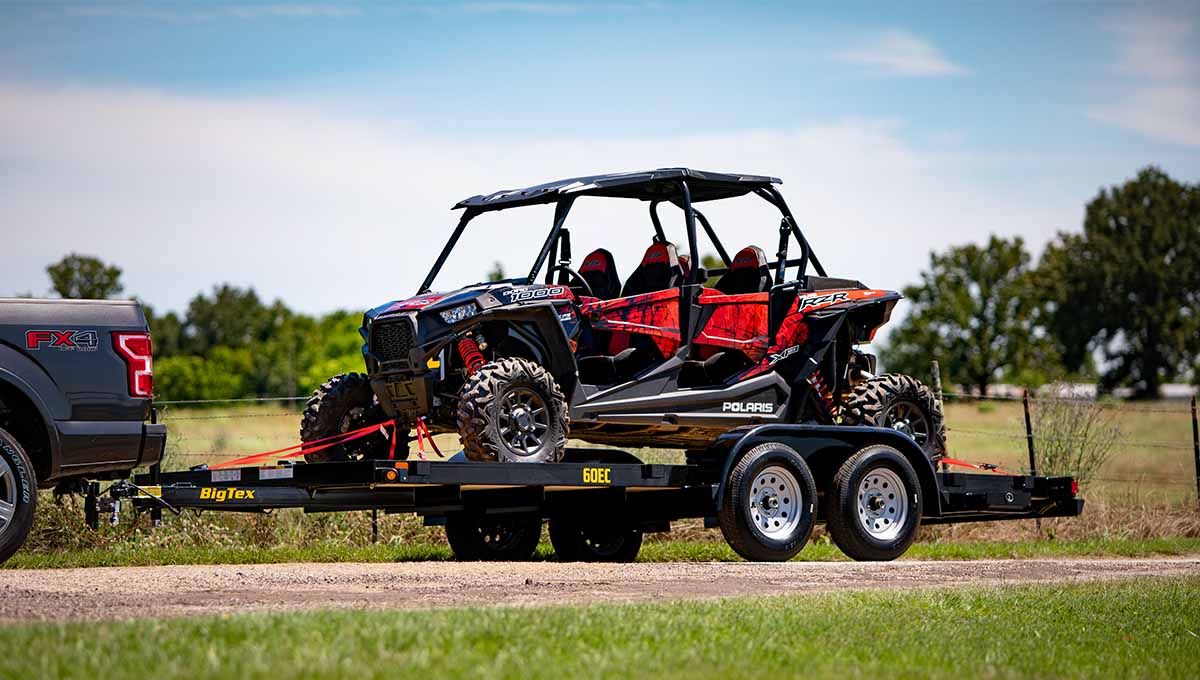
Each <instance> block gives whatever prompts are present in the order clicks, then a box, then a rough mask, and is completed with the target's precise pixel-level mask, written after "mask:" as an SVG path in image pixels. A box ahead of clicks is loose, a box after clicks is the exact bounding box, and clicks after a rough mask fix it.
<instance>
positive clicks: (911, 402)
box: [842, 373, 946, 463]
mask: <svg viewBox="0 0 1200 680" xmlns="http://www.w3.org/2000/svg"><path fill="white" fill-rule="evenodd" d="M842 424H843V425H867V426H871V427H886V428H890V429H894V430H898V431H900V432H903V433H904V434H906V435H908V436H910V437H912V439H913V441H915V442H917V444H918V445H919V446H920V447H921V449H922V450H923V451H925V455H927V456H929V459H930V460H932V461H933V462H935V463H936V462H937V461H938V459H939V458H941V457H942V456H943V455H945V453H946V418H945V416H944V415H943V414H942V406H941V404H939V403H938V400H937V397H936V396H935V395H934V393H933V390H931V389H929V387H928V386H926V385H924V384H922V383H921V381H919V380H917V379H916V378H914V377H912V376H909V375H904V374H901V373H885V374H884V375H880V376H876V377H874V378H870V379H868V380H866V381H864V382H863V383H861V384H860V385H858V386H856V387H855V388H854V391H853V392H852V393H851V394H850V396H849V397H847V398H846V402H845V403H844V404H843V405H842Z"/></svg>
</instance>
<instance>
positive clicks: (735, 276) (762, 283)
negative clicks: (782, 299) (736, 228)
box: [713, 246, 771, 295]
mask: <svg viewBox="0 0 1200 680" xmlns="http://www.w3.org/2000/svg"><path fill="white" fill-rule="evenodd" d="M713 288H715V289H716V290H717V291H718V292H720V293H723V294H725V295H744V294H746V293H765V292H767V291H769V290H771V270H770V269H769V268H768V267H767V256H766V253H764V252H763V250H762V248H759V247H758V246H746V247H745V248H742V249H741V250H739V251H738V254H737V256H735V257H734V258H733V262H731V263H730V264H729V271H727V272H725V274H724V275H722V276H721V278H720V279H719V280H718V281H717V284H716V285H715V286H713Z"/></svg>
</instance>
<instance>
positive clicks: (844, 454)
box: [715, 424, 942, 517]
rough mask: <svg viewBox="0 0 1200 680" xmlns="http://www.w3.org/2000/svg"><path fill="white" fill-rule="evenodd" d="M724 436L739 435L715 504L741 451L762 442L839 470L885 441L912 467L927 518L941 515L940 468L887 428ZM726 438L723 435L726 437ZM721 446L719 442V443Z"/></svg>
mask: <svg viewBox="0 0 1200 680" xmlns="http://www.w3.org/2000/svg"><path fill="white" fill-rule="evenodd" d="M725 437H736V438H737V439H736V441H735V442H733V444H732V446H730V447H729V449H728V452H727V453H724V454H723V455H724V456H725V463H724V465H723V466H722V469H721V478H720V483H719V484H718V486H717V495H716V506H715V507H718V508H719V507H721V503H722V501H723V500H724V497H725V480H726V479H728V478H729V471H730V470H731V469H733V466H734V465H736V464H737V461H738V459H739V458H741V457H742V454H743V453H744V452H746V451H749V450H750V449H752V448H754V447H755V446H757V445H759V444H763V443H766V442H779V443H781V444H786V445H788V446H790V447H792V448H793V449H795V450H796V452H797V453H799V454H800V456H801V457H802V458H804V460H805V462H807V463H808V464H809V466H810V467H812V468H814V474H816V472H817V470H820V469H826V468H832V469H833V470H836V469H837V467H838V466H839V465H840V464H841V462H842V461H844V460H846V459H847V458H849V457H850V456H852V455H854V452H855V451H858V450H859V449H861V448H863V447H864V446H869V445H871V444H886V445H887V446H890V447H892V448H894V449H896V450H897V451H899V452H900V454H901V455H903V456H904V457H905V458H906V459H907V460H908V462H909V464H911V465H912V466H913V470H915V471H916V473H917V480H918V481H919V483H920V485H921V493H922V495H923V496H924V514H925V516H927V517H940V516H941V515H942V496H941V490H940V488H939V486H938V482H937V470H936V469H935V468H934V466H933V462H932V461H931V460H929V456H927V455H925V452H924V451H922V450H921V447H920V446H919V445H918V444H917V443H916V442H915V441H913V440H912V438H910V437H909V436H908V435H905V434H902V433H900V432H897V431H896V430H893V429H890V428H886V427H858V426H855V427H850V426H846V425H816V424H812V425H809V424H799V425H760V426H758V427H755V428H753V429H750V430H739V431H737V432H731V433H729V434H727V435H725ZM723 438H724V437H723ZM719 445H720V441H718V444H717V446H719Z"/></svg>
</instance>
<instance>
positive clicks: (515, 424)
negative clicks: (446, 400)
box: [458, 359, 568, 463]
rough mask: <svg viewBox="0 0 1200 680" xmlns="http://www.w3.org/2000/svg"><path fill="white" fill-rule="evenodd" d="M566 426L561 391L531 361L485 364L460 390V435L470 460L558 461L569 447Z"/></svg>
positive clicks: (563, 400)
mask: <svg viewBox="0 0 1200 680" xmlns="http://www.w3.org/2000/svg"><path fill="white" fill-rule="evenodd" d="M567 427H568V417H567V400H566V398H565V397H563V393H562V390H561V389H559V387H558V383H557V382H555V381H554V377H553V376H551V375H550V372H549V371H547V370H546V369H545V368H543V367H541V366H539V365H538V364H535V363H533V362H532V361H527V360H525V359H499V360H497V361H493V362H492V363H489V364H484V365H483V366H481V367H480V368H479V370H477V371H475V373H474V374H473V375H471V377H470V378H467V381H466V383H465V384H464V385H463V386H462V390H461V391H460V392H459V400H458V434H459V436H460V437H461V438H462V443H463V451H464V452H466V455H467V458H470V459H471V460H480V461H499V462H501V463H554V462H557V461H559V460H561V459H562V455H563V451H564V450H565V449H566V448H567Z"/></svg>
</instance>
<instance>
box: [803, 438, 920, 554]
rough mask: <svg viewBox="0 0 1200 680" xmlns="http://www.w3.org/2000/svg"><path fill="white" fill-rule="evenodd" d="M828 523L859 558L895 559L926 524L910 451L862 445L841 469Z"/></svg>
mask: <svg viewBox="0 0 1200 680" xmlns="http://www.w3.org/2000/svg"><path fill="white" fill-rule="evenodd" d="M829 497H830V504H829V511H828V516H827V517H826V519H825V527H826V528H827V529H828V530H829V535H830V537H832V538H833V542H834V543H835V544H836V545H837V547H838V548H840V549H841V551H842V552H844V553H846V555H847V556H848V557H850V558H851V559H854V560H858V561H886V560H894V559H896V558H897V557H899V556H901V555H903V554H904V551H906V550H908V547H909V546H910V545H912V542H913V540H914V539H916V537H917V531H918V530H919V529H920V528H921V508H922V497H921V486H920V484H919V483H918V482H917V473H916V472H915V471H913V468H912V465H910V464H909V463H908V460H907V459H905V458H904V456H903V455H902V454H901V453H900V452H899V451H897V450H896V449H893V448H892V447H890V446H885V445H882V444H874V445H871V446H867V447H864V448H863V449H860V450H859V451H858V452H857V453H855V454H854V455H853V456H851V457H850V458H849V459H848V460H847V461H846V462H845V463H843V464H842V466H841V467H840V468H839V469H838V471H837V474H835V475H834V477H833V487H832V489H831V490H830V494H829Z"/></svg>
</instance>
